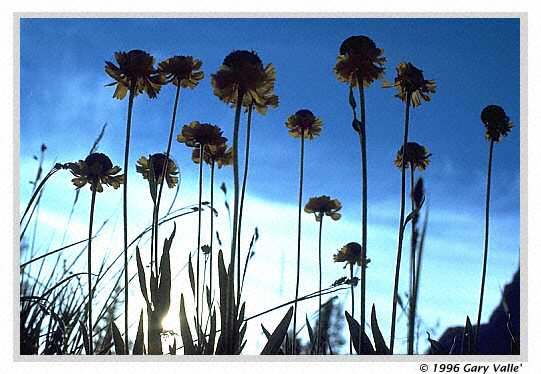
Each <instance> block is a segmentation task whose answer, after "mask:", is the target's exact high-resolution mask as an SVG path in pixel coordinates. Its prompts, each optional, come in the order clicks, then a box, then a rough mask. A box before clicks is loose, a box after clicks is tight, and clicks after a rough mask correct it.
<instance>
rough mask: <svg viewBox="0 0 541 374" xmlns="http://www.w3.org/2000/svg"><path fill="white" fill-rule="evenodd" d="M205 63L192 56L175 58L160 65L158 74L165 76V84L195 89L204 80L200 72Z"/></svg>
mask: <svg viewBox="0 0 541 374" xmlns="http://www.w3.org/2000/svg"><path fill="white" fill-rule="evenodd" d="M201 65H203V62H202V61H201V60H198V59H196V58H193V57H192V56H174V57H171V58H168V59H167V60H165V61H162V62H160V63H159V64H158V72H159V73H161V74H163V76H164V81H165V83H170V82H171V83H173V84H174V85H175V86H180V87H183V88H194V87H195V86H197V85H198V84H199V81H200V80H201V79H203V77H204V74H203V72H202V71H201V70H200V69H201Z"/></svg>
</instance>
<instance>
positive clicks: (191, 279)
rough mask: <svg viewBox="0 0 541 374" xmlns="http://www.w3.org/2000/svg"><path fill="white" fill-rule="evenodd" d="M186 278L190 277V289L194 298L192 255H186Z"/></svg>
mask: <svg viewBox="0 0 541 374" xmlns="http://www.w3.org/2000/svg"><path fill="white" fill-rule="evenodd" d="M188 276H189V277H190V286H191V287H192V293H193V296H194V297H195V276H194V274H193V265H192V254H191V253H189V254H188Z"/></svg>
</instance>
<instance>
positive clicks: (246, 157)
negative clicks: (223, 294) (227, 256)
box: [237, 104, 253, 304]
mask: <svg viewBox="0 0 541 374" xmlns="http://www.w3.org/2000/svg"><path fill="white" fill-rule="evenodd" d="M252 109H253V104H252V105H250V107H249V108H248V121H247V124H246V146H245V154H244V173H243V177H242V188H241V193H240V207H239V229H238V235H237V237H238V239H237V269H238V271H237V285H238V288H239V293H238V294H237V296H238V297H239V295H240V241H241V232H242V212H243V210H244V195H245V193H246V181H247V179H248V161H249V157H250V133H251V128H252ZM239 302H240V300H239V299H237V304H239Z"/></svg>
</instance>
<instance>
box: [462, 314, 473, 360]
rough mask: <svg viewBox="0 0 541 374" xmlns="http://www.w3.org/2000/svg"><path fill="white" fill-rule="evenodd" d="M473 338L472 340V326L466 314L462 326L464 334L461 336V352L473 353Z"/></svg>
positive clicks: (465, 353)
mask: <svg viewBox="0 0 541 374" xmlns="http://www.w3.org/2000/svg"><path fill="white" fill-rule="evenodd" d="M473 349H474V340H473V327H472V325H471V322H470V317H469V316H466V326H465V327H464V335H463V337H462V354H463V355H470V354H473V353H474V352H473Z"/></svg>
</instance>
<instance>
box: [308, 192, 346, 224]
mask: <svg viewBox="0 0 541 374" xmlns="http://www.w3.org/2000/svg"><path fill="white" fill-rule="evenodd" d="M340 209H342V204H341V203H340V201H338V199H333V200H331V198H330V197H329V196H326V195H323V196H319V197H311V198H310V200H308V203H307V204H306V205H305V206H304V211H305V212H306V213H314V215H315V217H316V221H317V222H319V221H321V218H322V217H323V215H326V216H329V217H331V218H332V219H333V220H335V221H338V220H339V219H340V217H341V216H342V215H341V214H340V213H338V211H339V210H340Z"/></svg>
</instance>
